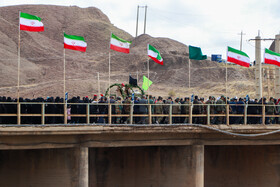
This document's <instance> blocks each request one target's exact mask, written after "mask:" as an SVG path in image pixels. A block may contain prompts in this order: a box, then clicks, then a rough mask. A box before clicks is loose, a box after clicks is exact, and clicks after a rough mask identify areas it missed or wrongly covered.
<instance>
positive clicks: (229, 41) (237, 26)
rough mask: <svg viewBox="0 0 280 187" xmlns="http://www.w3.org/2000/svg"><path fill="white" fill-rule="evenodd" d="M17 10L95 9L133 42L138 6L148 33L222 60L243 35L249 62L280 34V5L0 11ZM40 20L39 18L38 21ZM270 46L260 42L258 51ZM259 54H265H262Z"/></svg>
mask: <svg viewBox="0 0 280 187" xmlns="http://www.w3.org/2000/svg"><path fill="white" fill-rule="evenodd" d="M18 4H51V5H65V6H70V5H77V6H79V7H92V6H94V7H97V8H99V9H101V10H102V11H103V12H104V13H105V14H106V15H107V16H108V17H109V19H110V20H111V22H112V23H113V24H114V25H115V26H117V27H119V28H121V29H123V30H125V31H127V32H129V33H130V34H131V35H133V36H135V32H136V29H135V27H136V11H137V5H141V6H143V5H147V6H148V11H147V28H146V33H147V34H149V35H151V36H153V37H168V38H171V39H174V40H177V41H179V42H182V43H184V44H186V45H193V46H199V47H201V48H202V52H203V53H204V54H207V55H208V56H211V54H222V55H223V58H226V48H227V46H231V47H233V48H237V49H239V48H240V34H239V35H238V33H240V32H241V30H243V32H244V33H245V34H246V35H244V36H243V51H244V52H246V53H247V54H248V55H249V56H250V59H251V61H254V58H255V48H254V46H255V42H254V41H249V39H252V38H255V36H257V34H258V30H260V36H261V37H262V38H275V35H276V34H278V33H279V31H280V11H279V10H280V9H279V8H280V3H279V0H235V1H228V0H211V1H210V0H193V1H187V0H142V1H140V0H79V1H78V0H67V1H65V0H47V1H46V0H1V1H0V6H9V5H18ZM38 16H40V15H38ZM143 24H144V8H141V9H140V16H139V31H138V33H139V34H142V33H143ZM270 44H271V41H262V49H264V48H265V47H266V48H268V47H269V46H270ZM262 53H263V50H262Z"/></svg>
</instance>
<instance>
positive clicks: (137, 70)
mask: <svg viewBox="0 0 280 187" xmlns="http://www.w3.org/2000/svg"><path fill="white" fill-rule="evenodd" d="M137 84H138V70H137Z"/></svg>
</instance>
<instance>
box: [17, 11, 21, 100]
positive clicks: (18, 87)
mask: <svg viewBox="0 0 280 187" xmlns="http://www.w3.org/2000/svg"><path fill="white" fill-rule="evenodd" d="M19 82H20V11H19V20H18V83H17V101H18V102H19Z"/></svg>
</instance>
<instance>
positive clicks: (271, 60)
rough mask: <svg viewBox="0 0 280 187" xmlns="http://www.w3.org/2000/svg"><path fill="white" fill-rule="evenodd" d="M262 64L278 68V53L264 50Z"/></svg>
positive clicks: (279, 56) (279, 57)
mask: <svg viewBox="0 0 280 187" xmlns="http://www.w3.org/2000/svg"><path fill="white" fill-rule="evenodd" d="M264 63H265V64H273V65H276V66H279V67H280V53H276V52H274V51H271V50H268V49H265V51H264Z"/></svg>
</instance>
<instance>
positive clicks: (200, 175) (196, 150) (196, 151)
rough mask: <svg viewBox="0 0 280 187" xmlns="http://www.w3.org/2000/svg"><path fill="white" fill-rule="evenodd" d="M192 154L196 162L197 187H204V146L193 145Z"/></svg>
mask: <svg viewBox="0 0 280 187" xmlns="http://www.w3.org/2000/svg"><path fill="white" fill-rule="evenodd" d="M192 153H193V158H194V160H193V161H194V162H195V187H204V145H193V146H192Z"/></svg>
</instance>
